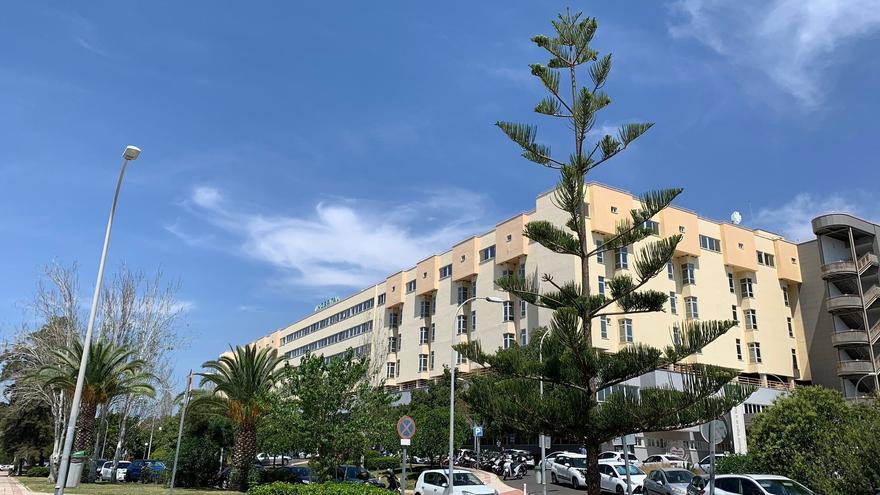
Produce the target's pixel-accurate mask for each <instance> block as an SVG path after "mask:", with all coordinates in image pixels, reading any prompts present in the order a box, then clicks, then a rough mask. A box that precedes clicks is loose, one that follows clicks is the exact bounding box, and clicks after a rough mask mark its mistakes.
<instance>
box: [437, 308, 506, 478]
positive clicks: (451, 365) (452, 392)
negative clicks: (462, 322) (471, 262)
mask: <svg viewBox="0 0 880 495" xmlns="http://www.w3.org/2000/svg"><path fill="white" fill-rule="evenodd" d="M477 299H483V300H484V301H487V302H490V303H502V302H504V300H503V299H501V298H500V297H495V296H489V297H476V296H474V297H472V298H470V299H467V300H465V301H464V302H463V303H461V304H459V305H458V309H456V310H455V317H454V318H453V319H452V321H453V332H452V342H451V343H450V345H449V350H450V356H451V358H450V360H449V373H450V375H451V376H450V378H451V380H449V480H448V482H447V485H446V490H447V493H450V494H452V493H453V491H452V488H453V486H454V482H453V481H452V470H453V469H454V465H455V365H456V362H455V361H456V357H457V353H456V352H455V336H456V335H457V334H458V332H457V329H458V314H459V313H460V312H461V308H463V307H465V305H467V304H470V303H471V302H472V301H476V300H477Z"/></svg>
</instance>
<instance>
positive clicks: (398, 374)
mask: <svg viewBox="0 0 880 495" xmlns="http://www.w3.org/2000/svg"><path fill="white" fill-rule="evenodd" d="M397 376H400V359H398V360H397Z"/></svg>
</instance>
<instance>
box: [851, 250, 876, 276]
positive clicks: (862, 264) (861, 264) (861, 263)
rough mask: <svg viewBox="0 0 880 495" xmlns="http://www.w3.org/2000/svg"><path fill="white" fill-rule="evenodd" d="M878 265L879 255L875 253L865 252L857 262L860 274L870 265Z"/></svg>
mask: <svg viewBox="0 0 880 495" xmlns="http://www.w3.org/2000/svg"><path fill="white" fill-rule="evenodd" d="M877 265H878V260H877V255H876V254H874V253H865V254H864V255H863V256H862V257H861V258H859V260H858V261H857V262H856V268H857V270H858V271H859V274H860V275H861V274H862V273H865V270H867V269H868V267H869V266H877Z"/></svg>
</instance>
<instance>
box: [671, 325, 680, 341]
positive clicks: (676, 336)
mask: <svg viewBox="0 0 880 495" xmlns="http://www.w3.org/2000/svg"><path fill="white" fill-rule="evenodd" d="M672 343H673V344H674V345H677V346H680V345H681V327H679V326H678V323H673V324H672Z"/></svg>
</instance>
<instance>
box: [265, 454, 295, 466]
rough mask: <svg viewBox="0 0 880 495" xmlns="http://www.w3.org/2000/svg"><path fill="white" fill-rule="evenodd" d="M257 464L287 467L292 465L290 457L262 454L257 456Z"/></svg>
mask: <svg viewBox="0 0 880 495" xmlns="http://www.w3.org/2000/svg"><path fill="white" fill-rule="evenodd" d="M257 462H259V463H260V464H262V465H264V466H286V465H288V464H290V456H289V455H280V454H267V453H265V452H260V453H259V454H257Z"/></svg>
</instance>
